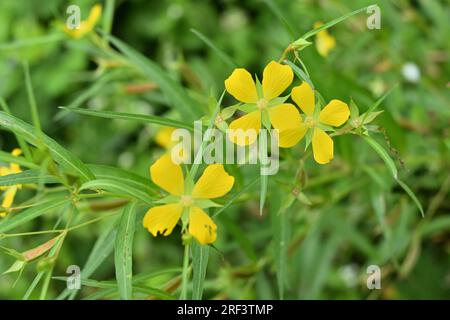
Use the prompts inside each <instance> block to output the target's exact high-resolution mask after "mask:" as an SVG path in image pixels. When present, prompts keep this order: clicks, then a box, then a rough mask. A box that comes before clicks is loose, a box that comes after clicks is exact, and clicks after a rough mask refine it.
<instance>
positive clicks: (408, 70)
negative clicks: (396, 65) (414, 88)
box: [402, 62, 420, 83]
mask: <svg viewBox="0 0 450 320" xmlns="http://www.w3.org/2000/svg"><path fill="white" fill-rule="evenodd" d="M402 74H403V78H405V80H406V81H408V82H412V83H417V82H419V80H420V69H419V67H418V66H417V65H416V64H415V63H412V62H407V63H405V64H404V65H403V67H402Z"/></svg>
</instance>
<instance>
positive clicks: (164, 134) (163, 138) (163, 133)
mask: <svg viewBox="0 0 450 320" xmlns="http://www.w3.org/2000/svg"><path fill="white" fill-rule="evenodd" d="M175 130H177V128H172V127H162V128H161V129H159V130H158V132H157V133H156V136H155V142H156V143H157V144H158V145H159V146H160V147H162V148H164V149H166V150H167V152H168V153H169V154H172V152H176V151H175V150H173V149H174V148H175V146H176V145H177V144H178V143H179V141H176V140H172V133H173V132H174V131H175ZM176 156H177V158H178V161H180V162H181V163H186V162H188V157H189V151H185V149H184V146H183V147H182V148H180V149H179V150H178V154H177V155H176Z"/></svg>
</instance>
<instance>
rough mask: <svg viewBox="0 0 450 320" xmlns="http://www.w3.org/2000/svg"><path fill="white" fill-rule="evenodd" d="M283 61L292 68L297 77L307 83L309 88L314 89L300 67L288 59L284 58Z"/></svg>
mask: <svg viewBox="0 0 450 320" xmlns="http://www.w3.org/2000/svg"><path fill="white" fill-rule="evenodd" d="M284 63H286V64H287V65H289V66H290V67H291V68H292V70H293V71H294V73H295V74H296V75H297V77H299V78H300V79H301V80H303V81H305V82H306V83H307V84H309V85H310V86H311V88H313V89H314V84H313V83H312V81H311V79H310V78H309V77H308V75H307V74H306V73H305V72H304V71H303V70H302V69H300V68H299V67H298V66H297V65H296V64H295V63H293V62H292V61H290V60H285V61H284Z"/></svg>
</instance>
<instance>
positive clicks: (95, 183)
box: [80, 179, 153, 205]
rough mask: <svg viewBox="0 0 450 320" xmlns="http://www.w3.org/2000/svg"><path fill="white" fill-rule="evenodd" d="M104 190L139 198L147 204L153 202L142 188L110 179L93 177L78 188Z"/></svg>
mask: <svg viewBox="0 0 450 320" xmlns="http://www.w3.org/2000/svg"><path fill="white" fill-rule="evenodd" d="M88 189H90V190H104V191H108V192H112V193H116V194H118V195H123V196H124V197H127V198H132V199H136V200H140V201H142V202H144V203H147V204H150V205H151V204H153V201H152V197H151V196H150V195H149V194H148V193H146V192H145V191H143V190H140V189H137V188H134V187H131V186H130V185H129V184H126V183H123V182H121V181H117V180H112V179H95V180H92V181H88V182H86V183H85V184H83V185H82V186H81V188H80V190H88Z"/></svg>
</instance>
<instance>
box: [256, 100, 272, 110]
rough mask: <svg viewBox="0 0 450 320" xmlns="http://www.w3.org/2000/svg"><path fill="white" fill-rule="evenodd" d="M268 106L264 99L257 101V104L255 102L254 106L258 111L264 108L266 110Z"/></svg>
mask: <svg viewBox="0 0 450 320" xmlns="http://www.w3.org/2000/svg"><path fill="white" fill-rule="evenodd" d="M268 104H269V101H267V100H266V99H264V98H262V99H259V100H258V102H256V106H257V107H258V108H259V109H261V110H262V109H264V108H267V105H268Z"/></svg>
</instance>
